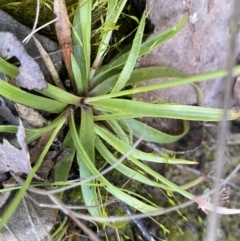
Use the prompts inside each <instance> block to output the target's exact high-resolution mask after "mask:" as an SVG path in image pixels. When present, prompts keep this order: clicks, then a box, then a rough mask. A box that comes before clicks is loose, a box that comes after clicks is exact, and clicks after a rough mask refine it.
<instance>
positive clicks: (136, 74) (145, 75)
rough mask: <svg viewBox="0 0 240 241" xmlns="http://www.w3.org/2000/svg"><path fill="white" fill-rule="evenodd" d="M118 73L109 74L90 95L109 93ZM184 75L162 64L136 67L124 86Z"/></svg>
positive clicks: (184, 75)
mask: <svg viewBox="0 0 240 241" xmlns="http://www.w3.org/2000/svg"><path fill="white" fill-rule="evenodd" d="M119 75H120V74H115V75H111V76H110V77H109V78H106V79H105V80H104V81H103V82H101V83H99V84H98V85H97V86H96V87H94V88H93V89H92V90H91V91H90V92H89V94H90V96H96V95H98V96H99V95H104V94H107V93H109V92H110V91H111V90H112V88H113V86H114V84H115V83H116V81H117V80H118V78H119ZM186 76H187V75H186V74H184V73H183V72H181V71H179V70H177V69H174V68H168V67H163V66H153V67H144V68H138V69H134V70H133V71H132V74H131V76H130V79H129V80H128V81H127V83H126V85H125V87H127V86H130V85H135V84H137V83H140V82H142V81H146V80H151V79H156V78H174V77H175V78H183V77H186ZM176 84H177V83H176ZM158 89H160V88H158ZM120 93H122V92H120Z"/></svg>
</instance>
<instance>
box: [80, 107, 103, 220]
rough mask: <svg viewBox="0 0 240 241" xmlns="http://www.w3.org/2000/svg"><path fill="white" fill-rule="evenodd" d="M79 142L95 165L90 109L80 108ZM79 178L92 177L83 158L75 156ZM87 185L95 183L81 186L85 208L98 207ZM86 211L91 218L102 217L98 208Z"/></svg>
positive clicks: (90, 187)
mask: <svg viewBox="0 0 240 241" xmlns="http://www.w3.org/2000/svg"><path fill="white" fill-rule="evenodd" d="M79 137H80V141H81V143H82V146H83V148H84V150H85V151H86V152H87V153H88V157H89V159H90V160H91V162H92V163H93V165H94V164H95V153H94V128H93V113H92V109H90V108H85V107H82V108H81V126H80V132H79ZM77 160H78V165H79V171H80V178H86V177H90V176H91V175H92V172H91V170H90V169H89V167H88V165H87V164H86V163H87V160H84V156H81V155H79V154H78V155H77ZM89 183H92V184H94V183H95V181H91V182H88V183H86V184H83V185H81V189H82V195H83V199H84V202H85V204H86V206H100V204H99V200H98V195H97V191H96V187H95V186H94V185H88V184H89ZM88 211H89V212H90V213H91V215H92V216H102V214H101V210H100V208H89V209H88Z"/></svg>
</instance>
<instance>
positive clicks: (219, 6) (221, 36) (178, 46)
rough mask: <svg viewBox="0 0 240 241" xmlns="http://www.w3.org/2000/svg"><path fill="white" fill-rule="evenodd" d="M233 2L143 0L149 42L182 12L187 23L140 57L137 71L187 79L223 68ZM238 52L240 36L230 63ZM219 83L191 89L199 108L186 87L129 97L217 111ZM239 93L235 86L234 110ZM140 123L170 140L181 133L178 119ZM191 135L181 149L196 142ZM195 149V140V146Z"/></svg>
mask: <svg viewBox="0 0 240 241" xmlns="http://www.w3.org/2000/svg"><path fill="white" fill-rule="evenodd" d="M233 3H234V1H233V0H222V1H220V0H215V1H214V0H203V1H183V0H182V1H174V0H169V1H164V0H158V1H155V0H147V9H148V10H149V11H150V13H149V19H150V21H151V23H152V24H153V25H154V32H153V34H152V35H151V36H150V37H149V38H151V37H152V36H155V35H156V34H159V33H161V32H163V31H165V30H167V29H168V28H170V27H173V26H174V25H176V24H177V23H178V22H179V21H180V20H181V19H182V18H183V16H184V14H185V13H188V15H189V18H188V22H187V24H186V25H185V27H184V28H183V29H182V30H181V31H180V32H179V33H178V34H177V35H176V36H175V37H174V38H172V39H170V40H168V41H167V42H165V43H163V44H162V45H161V46H159V47H158V48H156V49H155V50H153V51H152V52H151V53H150V54H148V55H147V56H145V57H143V58H141V59H140V60H139V62H138V67H143V66H156V65H157V66H168V67H174V68H176V69H179V70H181V71H183V72H185V73H186V74H189V75H194V74H199V73H205V72H209V71H214V70H219V69H224V68H226V66H227V60H228V52H229V48H230V38H231V27H232V25H231V17H232V11H233ZM239 52H240V35H239V34H238V36H237V46H236V53H235V55H234V56H232V58H234V60H236V59H237V56H238V54H239ZM169 80H171V79H155V80H151V81H149V82H147V83H143V85H148V84H156V83H160V82H163V81H169ZM223 81H224V79H223V78H219V79H215V80H211V81H203V82H200V83H197V84H196V85H197V86H198V87H199V88H200V89H201V90H202V93H203V100H202V103H198V94H197V91H196V88H195V87H193V86H192V85H183V86H178V87H172V88H167V89H162V90H161V89H159V90H156V91H152V92H151V93H150V92H148V93H140V94H137V95H136V96H135V97H136V99H137V100H140V101H145V102H156V101H158V100H159V99H164V100H165V101H167V102H170V103H181V104H185V105H203V106H205V107H216V108H221V107H223V94H224V86H223ZM239 88H240V85H239V84H238V85H237V86H235V88H234V93H235V96H234V101H235V105H236V103H240V101H239V99H240V96H239V95H237V93H240V89H239ZM180 108H181V107H180ZM145 123H147V124H149V125H150V126H153V127H155V128H157V129H159V130H161V131H164V132H167V133H169V134H173V135H176V134H180V133H181V132H182V131H183V130H182V124H181V123H180V125H179V121H178V120H169V119H163V118H155V119H153V118H148V119H147V120H146V121H145ZM194 126H195V125H194ZM195 131H196V129H194V133H193V135H192V137H191V138H190V139H188V140H185V141H184V146H187V143H191V144H193V143H194V141H195V140H196V139H197V138H196V133H195ZM190 134H191V133H190ZM199 135H201V134H200V133H198V134H197V136H199ZM200 139H201V138H200ZM198 144H199V141H198V142H197V143H196V145H195V146H197V145H198ZM193 147H194V145H193ZM187 148H188V147H187ZM172 149H173V150H178V149H181V148H179V147H176V146H175V147H173V146H172V147H171V150H172Z"/></svg>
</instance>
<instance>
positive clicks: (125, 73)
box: [111, 12, 146, 93]
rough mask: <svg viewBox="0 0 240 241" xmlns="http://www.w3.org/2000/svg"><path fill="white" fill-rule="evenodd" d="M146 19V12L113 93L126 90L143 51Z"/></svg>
mask: <svg viewBox="0 0 240 241" xmlns="http://www.w3.org/2000/svg"><path fill="white" fill-rule="evenodd" d="M145 19H146V13H145V12H144V13H143V15H142V18H141V21H140V24H139V26H138V30H137V33H136V35H135V38H134V40H133V45H132V48H131V50H130V52H129V55H128V58H127V61H126V63H125V65H124V67H123V70H122V72H121V74H120V76H119V78H118V80H117V83H116V84H115V86H114V87H113V89H112V91H111V93H116V92H119V91H120V90H121V89H122V88H124V86H125V84H126V82H127V81H128V80H129V78H130V76H131V73H132V71H133V69H134V67H135V64H136V62H137V59H138V56H139V53H140V49H141V43H142V38H143V31H144V27H145Z"/></svg>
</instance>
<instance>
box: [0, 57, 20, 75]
mask: <svg viewBox="0 0 240 241" xmlns="http://www.w3.org/2000/svg"><path fill="white" fill-rule="evenodd" d="M0 72H2V73H4V74H5V75H7V76H10V77H12V78H16V77H17V75H18V68H17V67H16V66H14V65H12V64H9V63H8V62H7V61H6V60H4V59H2V58H1V57H0Z"/></svg>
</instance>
